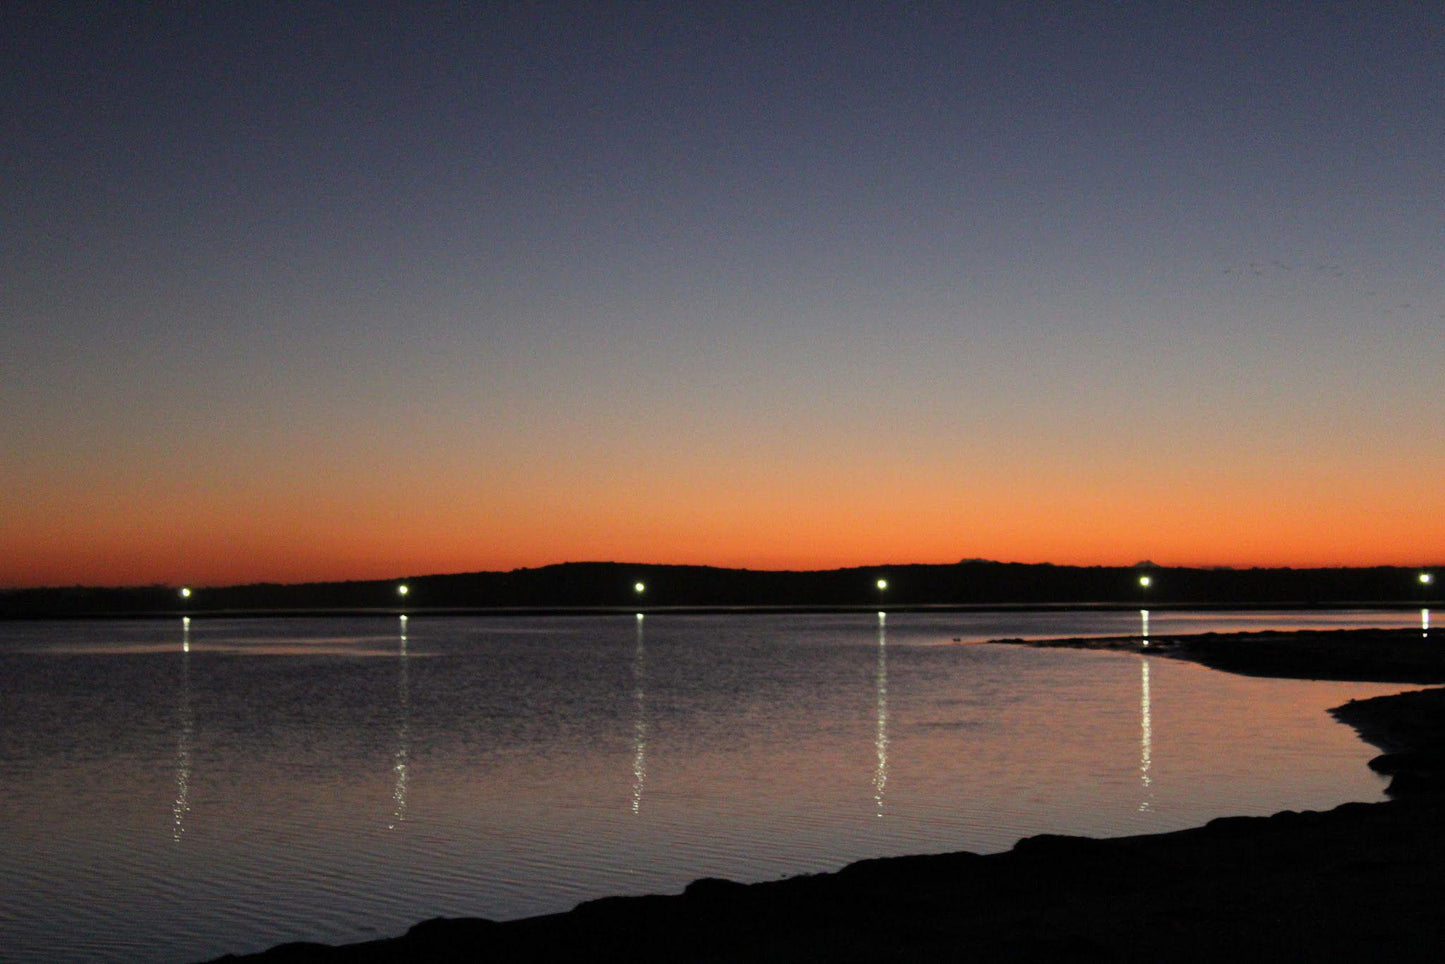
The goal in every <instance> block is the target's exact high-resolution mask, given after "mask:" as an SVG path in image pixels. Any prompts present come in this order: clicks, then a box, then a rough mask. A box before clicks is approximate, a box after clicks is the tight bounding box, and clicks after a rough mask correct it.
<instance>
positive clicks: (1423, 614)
mask: <svg viewBox="0 0 1445 964" xmlns="http://www.w3.org/2000/svg"><path fill="white" fill-rule="evenodd" d="M1420 638H1421V639H1429V638H1430V610H1429V609H1422V610H1420Z"/></svg>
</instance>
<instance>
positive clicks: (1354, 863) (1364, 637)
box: [221, 630, 1445, 962]
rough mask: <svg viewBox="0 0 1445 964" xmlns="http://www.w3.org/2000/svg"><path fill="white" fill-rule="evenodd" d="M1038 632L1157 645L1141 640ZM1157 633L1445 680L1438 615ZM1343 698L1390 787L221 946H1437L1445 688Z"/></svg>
mask: <svg viewBox="0 0 1445 964" xmlns="http://www.w3.org/2000/svg"><path fill="white" fill-rule="evenodd" d="M1001 642H1005V643H1008V642H1015V643H1016V642H1018V641H1001ZM1028 645H1034V646H1070V647H1084V648H1093V649H1100V648H1107V649H1117V650H1124V651H1129V650H1138V651H1143V643H1142V641H1141V640H1140V639H1139V638H1138V637H1117V638H1112V639H1087V640H1052V641H1047V642H1042V643H1041V642H1032V643H1029V644H1028ZM1148 652H1149V654H1150V655H1151V656H1160V657H1167V658H1178V659H1188V660H1192V661H1195V662H1199V663H1202V664H1204V665H1207V666H1211V667H1214V668H1217V669H1221V670H1227V671H1230V672H1236V673H1246V674H1250V675H1259V676H1275V677H1294V678H1305V679H1334V680H1358V681H1362V682H1363V681H1371V682H1398V683H1402V684H1431V683H1440V682H1442V681H1445V653H1442V652H1441V651H1440V648H1439V641H1438V640H1437V639H1431V638H1428V637H1427V636H1425V635H1423V634H1422V633H1421V632H1420V631H1419V630H1409V631H1378V630H1360V631H1356V630H1348V631H1338V632H1300V633H1245V634H1227V635H1224V634H1206V635H1200V636H1178V637H1167V638H1166V637H1160V638H1157V639H1150V640H1149V645H1148ZM1332 712H1333V713H1334V715H1335V716H1336V718H1337V719H1339V720H1340V721H1341V722H1342V723H1345V724H1348V725H1350V726H1352V727H1354V728H1355V729H1356V730H1357V731H1358V732H1359V734H1360V736H1361V738H1362V739H1364V740H1365V741H1367V742H1369V743H1371V744H1373V745H1375V746H1377V747H1379V748H1380V749H1381V751H1382V753H1381V755H1380V756H1378V757H1376V758H1375V759H1374V760H1372V761H1371V763H1370V765H1371V767H1372V768H1374V769H1376V770H1377V771H1379V772H1381V773H1384V774H1387V775H1389V776H1390V777H1391V784H1390V787H1389V790H1388V793H1389V795H1390V796H1391V798H1392V799H1391V800H1390V801H1388V802H1385V803H1374V804H1363V803H1349V804H1344V805H1342V806H1339V807H1336V808H1334V809H1332V810H1329V811H1325V812H1317V813H1316V812H1305V813H1295V812H1284V813H1279V814H1275V815H1274V816H1270V817H1231V818H1223V819H1218V820H1213V821H1211V822H1209V823H1208V824H1206V825H1205V826H1203V827H1199V828H1195V829H1191V830H1184V831H1179V832H1175V833H1166V834H1157V835H1152V836H1141V837H1123V838H1115V839H1108V840H1092V839H1087V838H1082V837H1063V836H1038V837H1031V838H1028V839H1025V840H1022V841H1020V842H1019V843H1018V844H1017V845H1016V846H1015V847H1014V848H1013V849H1012V850H1010V851H1008V852H1005V853H999V854H990V855H984V856H980V855H977V854H971V853H953V854H943V855H936V856H913V857H894V858H886V859H881V860H868V861H862V862H859V863H855V864H852V865H849V866H848V867H845V868H843V869H842V870H840V871H838V872H836V873H829V874H817V875H807V876H799V877H793V878H788V879H785V880H779V881H772V882H764V883H758V884H748V885H743V884H737V883H731V882H728V881H721V880H710V879H709V880H699V881H695V882H694V883H693V884H691V885H689V886H688V887H687V888H686V890H685V891H684V892H683V893H682V894H679V895H672V896H647V897H628V898H607V899H603V900H597V901H590V902H587V903H584V904H581V905H579V906H578V907H576V908H574V909H573V910H572V911H569V912H567V913H563V914H552V915H546V916H541V917H533V918H527V919H523V920H515V921H507V922H502V923H498V922H493V921H486V920H476V919H436V920H430V921H426V922H423V923H420V924H418V925H416V926H415V927H413V928H412V929H411V930H410V931H408V932H407V933H406V934H404V935H401V936H399V937H395V938H390V939H384V940H377V941H369V942H365V943H359V944H351V945H346V946H341V947H328V946H323V945H319V944H287V945H282V946H279V947H275V948H272V949H271V950H269V951H266V952H264V953H261V954H256V955H250V956H245V957H236V956H228V957H225V958H222V959H221V960H225V961H265V962H284V961H356V962H363V961H393V960H395V961H401V960H408V961H416V960H433V961H452V960H456V961H461V960H506V961H526V960H536V961H542V960H569V959H570V960H588V961H612V960H617V961H622V960H627V961H678V960H687V961H744V960H746V961H816V960H830V961H890V960H896V961H911V960H922V959H929V958H943V959H954V958H960V957H968V958H970V959H974V960H1146V959H1153V960H1158V959H1167V960H1199V961H1203V960H1218V959H1220V958H1221V957H1223V956H1226V955H1234V956H1241V957H1245V958H1249V959H1253V958H1262V957H1265V956H1270V957H1280V958H1290V959H1310V960H1344V959H1352V958H1358V957H1362V956H1366V955H1368V956H1384V955H1388V956H1391V957H1395V958H1404V959H1415V958H1422V959H1423V958H1425V957H1427V956H1429V957H1430V958H1432V959H1433V958H1434V957H1436V956H1437V955H1438V949H1439V947H1440V945H1441V941H1442V938H1445V916H1442V915H1441V914H1440V913H1439V906H1440V900H1441V898H1442V896H1445V834H1442V832H1441V831H1442V830H1445V795H1442V794H1440V793H1439V792H1438V790H1439V786H1440V776H1439V774H1440V773H1442V772H1445V768H1442V766H1441V764H1442V761H1445V689H1429V690H1424V691H1419V692H1411V693H1404V694H1400V695H1396V696H1386V697H1380V698H1376V699H1370V700H1360V701H1352V702H1350V703H1347V704H1346V705H1344V706H1341V707H1338V708H1336V709H1335V710H1333V711H1332Z"/></svg>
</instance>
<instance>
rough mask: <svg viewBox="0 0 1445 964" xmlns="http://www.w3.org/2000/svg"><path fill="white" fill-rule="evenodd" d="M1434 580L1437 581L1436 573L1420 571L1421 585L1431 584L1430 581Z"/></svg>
mask: <svg viewBox="0 0 1445 964" xmlns="http://www.w3.org/2000/svg"><path fill="white" fill-rule="evenodd" d="M1434 581H1435V574H1434V573H1433V572H1422V573H1420V585H1422V586H1428V585H1430V583H1432V582H1434Z"/></svg>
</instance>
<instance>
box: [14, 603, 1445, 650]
mask: <svg viewBox="0 0 1445 964" xmlns="http://www.w3.org/2000/svg"><path fill="white" fill-rule="evenodd" d="M1423 605H1424V608H1430V604H1428V603H1427V604H1423ZM1437 605H1438V604H1437ZM1421 608H1422V604H1421V603H1419V602H1410V601H1403V602H1402V601H1395V602H1379V601H1372V600H1346V601H1340V602H1289V601H1285V602H1242V603H1232V602H1198V603H1194V602H1173V603H1151V604H1149V605H1147V606H1144V605H1140V604H1139V603H1121V602H1092V603H1091V602H1065V603H905V604H899V605H879V604H874V605H786V604H782V605H766V606H765V605H740V606H438V607H431V608H428V607H400V606H395V607H350V608H348V607H332V608H318V609H197V610H189V609H160V610H147V611H138V612H114V611H94V612H89V611H86V612H67V613H46V614H20V615H16V614H6V613H0V622H7V621H8V622H22V621H43V620H56V621H63V620H77V621H79V620H108V619H115V620H145V619H180V618H182V617H186V618H189V619H198V620H205V619H349V618H353V617H355V618H386V619H395V618H397V617H398V616H407V617H427V618H432V617H440V618H454V617H475V616H496V617H503V618H509V617H537V616H559V617H572V616H635V615H637V614H639V613H641V614H643V615H647V616H768V615H781V616H787V615H813V614H816V615H830V614H837V615H848V614H868V615H871V614H873V613H878V612H886V613H1022V612H1058V613H1067V612H1081V613H1082V612H1138V611H1139V610H1140V609H1147V610H1149V611H1150V612H1161V613H1162V612H1348V611H1352V610H1392V611H1393V610H1398V611H1400V612H1412V611H1416V610H1419V609H1421ZM1089 639H1090V640H1091V641H1092V639H1093V638H1092V637H1090V638H1089ZM994 642H1024V641H1022V640H995V641H994ZM1048 642H1050V643H1054V642H1058V641H1048ZM1028 645H1035V644H1034V643H1028Z"/></svg>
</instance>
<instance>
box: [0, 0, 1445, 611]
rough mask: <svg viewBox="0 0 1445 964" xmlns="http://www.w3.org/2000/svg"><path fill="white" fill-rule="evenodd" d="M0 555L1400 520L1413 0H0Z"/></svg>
mask: <svg viewBox="0 0 1445 964" xmlns="http://www.w3.org/2000/svg"><path fill="white" fill-rule="evenodd" d="M0 62H3V63H4V64H5V65H6V66H5V68H4V70H0V103H4V104H5V105H6V108H5V110H4V112H3V117H0V316H3V319H4V323H3V325H0V412H3V415H4V418H3V420H0V547H3V551H0V586H37V585H68V584H76V583H84V584H107V585H136V584H149V583H165V584H181V583H190V584H199V585H219V584H229V583H237V582H252V581H278V582H296V581H309V580H322V579H328V580H329V579H368V578H390V577H393V576H401V575H408V574H411V575H417V574H425V573H438V572H459V571H475V570H490V569H510V568H514V567H521V566H538V565H545V564H549V563H556V562H565V561H578V560H618V561H629V562H651V563H696V564H710V565H722V566H744V567H751V568H764V569H785V568H793V569H797V568H808V569H811V568H831V567H835V566H848V565H873V564H878V563H903V562H954V561H957V560H959V559H964V558H989V559H1000V560H1006V561H1023V562H1042V561H1048V562H1055V563H1061V564H1083V565H1129V564H1133V563H1135V562H1138V561H1140V560H1144V559H1148V560H1151V561H1153V562H1155V563H1157V564H1160V565H1231V566H1255V565H1292V566H1313V565H1373V564H1392V565H1419V564H1426V563H1436V562H1440V561H1442V560H1445V553H1442V551H1441V548H1442V546H1445V511H1442V505H1445V503H1442V499H1441V496H1440V487H1441V483H1442V479H1445V430H1442V422H1441V419H1440V397H1441V393H1440V388H1441V375H1442V371H1445V338H1442V337H1441V336H1442V333H1445V178H1442V177H1441V171H1442V170H1445V6H1442V5H1440V4H1437V3H1408V4H1407V3H1398V4H1395V3H1367V4H1366V3H1361V4H1335V3H1309V4H1304V3H1299V4H1268V3H1248V4H1246V3H1228V4H1224V3H1188V4H1171V3H1080V4H1069V3H1060V4H1054V3H1049V4H1019V3H997V4H994V3H983V2H980V3H967V4H941V3H939V4H935V3H902V2H899V3H879V4H867V3H837V4H821V3H778V4H774V3H756V4H731V3H719V4H689V3H665V4H648V3H608V4H595V5H594V4H585V3H558V4H552V3H488V4H435V3H430V4H429V3H418V4H366V3H296V4H249V3H232V4H221V3H216V4H204V3H202V4H110V3H81V2H77V3H73V4H50V3H28V2H10V3H6V4H5V5H4V6H3V9H0Z"/></svg>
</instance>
